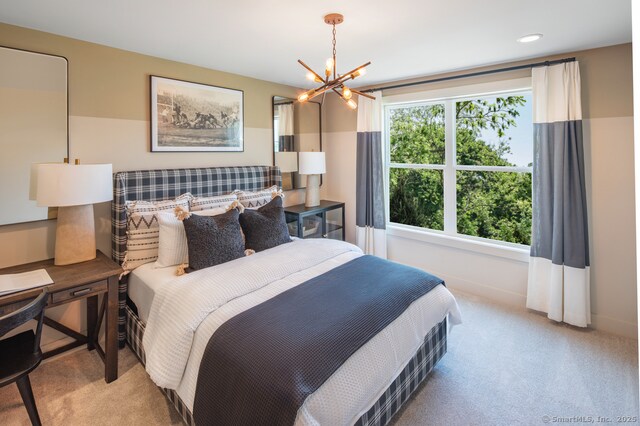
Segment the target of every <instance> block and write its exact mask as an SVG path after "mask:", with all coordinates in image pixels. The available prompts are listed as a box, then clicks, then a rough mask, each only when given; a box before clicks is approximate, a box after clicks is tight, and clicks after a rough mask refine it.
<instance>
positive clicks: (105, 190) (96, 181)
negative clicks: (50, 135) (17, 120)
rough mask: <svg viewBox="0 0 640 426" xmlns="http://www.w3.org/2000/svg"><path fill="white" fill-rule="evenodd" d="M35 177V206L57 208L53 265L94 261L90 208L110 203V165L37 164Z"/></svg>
mask: <svg viewBox="0 0 640 426" xmlns="http://www.w3.org/2000/svg"><path fill="white" fill-rule="evenodd" d="M36 174H37V185H36V194H35V195H36V202H37V204H38V206H41V207H58V225H57V228H56V248H55V261H54V263H55V264H56V265H70V264H72V263H79V262H84V261H87V260H91V259H95V257H96V229H95V223H94V220H93V204H94V203H100V202H104V201H111V200H113V181H112V179H113V178H112V166H111V164H83V165H70V164H61V163H49V164H38V165H37V171H36Z"/></svg>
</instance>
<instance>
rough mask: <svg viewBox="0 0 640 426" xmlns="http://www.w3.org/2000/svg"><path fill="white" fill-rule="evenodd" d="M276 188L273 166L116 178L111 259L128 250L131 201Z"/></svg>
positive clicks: (122, 291) (278, 180)
mask: <svg viewBox="0 0 640 426" xmlns="http://www.w3.org/2000/svg"><path fill="white" fill-rule="evenodd" d="M272 185H277V186H278V187H280V186H282V177H281V174H280V169H279V168H278V167H273V166H238V167H209V168H201V169H165V170H137V171H128V172H118V173H115V174H114V175H113V202H112V204H111V257H112V258H113V260H115V261H116V262H118V264H122V261H123V260H124V256H125V254H126V251H127V213H126V210H125V205H126V202H127V201H134V200H145V201H160V200H167V199H173V198H175V197H177V196H178V195H181V194H184V193H185V192H190V193H191V194H193V195H194V196H198V197H209V196H213V195H221V194H227V193H229V192H231V191H233V190H235V189H242V190H246V191H256V190H259V189H263V188H266V187H269V186H272ZM126 302H127V277H126V276H124V277H122V279H121V280H120V286H119V305H120V314H119V317H118V333H119V341H120V347H121V348H122V347H124V343H125V321H126V314H125V310H124V308H125V305H126Z"/></svg>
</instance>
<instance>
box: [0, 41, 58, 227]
mask: <svg viewBox="0 0 640 426" xmlns="http://www.w3.org/2000/svg"><path fill="white" fill-rule="evenodd" d="M0 99H2V102H0V148H1V149H2V155H0V199H2V200H5V201H7V202H8V204H7V206H10V207H7V208H3V209H0V225H8V224H12V223H21V222H31V221H36V220H43V219H48V218H52V217H55V210H54V211H52V212H51V213H49V211H48V209H47V207H38V206H37V205H36V202H35V201H33V200H30V199H29V198H30V189H31V188H30V184H31V179H30V176H31V165H32V164H33V163H48V162H57V163H60V162H62V160H63V159H64V158H65V157H68V156H69V143H68V122H69V120H68V117H69V110H68V88H67V60H66V58H63V57H60V56H52V55H46V54H42V53H35V52H29V51H25V50H18V49H11V48H7V47H0ZM31 196H33V193H32V194H31Z"/></svg>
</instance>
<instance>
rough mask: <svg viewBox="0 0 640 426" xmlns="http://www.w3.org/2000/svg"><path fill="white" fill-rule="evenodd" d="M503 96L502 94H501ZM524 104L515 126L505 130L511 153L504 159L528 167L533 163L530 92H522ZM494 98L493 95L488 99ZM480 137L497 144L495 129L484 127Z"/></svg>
mask: <svg viewBox="0 0 640 426" xmlns="http://www.w3.org/2000/svg"><path fill="white" fill-rule="evenodd" d="M502 96H503V97H504V95H502ZM522 96H524V99H525V101H526V104H525V105H524V106H522V107H519V108H518V110H519V112H520V116H518V117H516V118H515V121H516V126H515V127H511V128H509V129H508V130H507V131H506V137H510V138H511V140H510V141H509V146H510V147H511V153H510V154H506V155H505V157H506V159H507V160H508V161H509V162H510V163H512V164H514V165H515V166H518V167H528V166H531V163H533V115H532V109H533V108H532V107H531V102H532V100H531V93H524V94H523V95H522ZM491 99H493V100H495V97H493V98H488V100H491ZM480 137H481V139H483V140H484V141H486V142H488V143H490V144H492V145H497V144H498V140H499V139H498V135H497V133H496V131H495V130H492V129H484V130H482V132H481V135H480Z"/></svg>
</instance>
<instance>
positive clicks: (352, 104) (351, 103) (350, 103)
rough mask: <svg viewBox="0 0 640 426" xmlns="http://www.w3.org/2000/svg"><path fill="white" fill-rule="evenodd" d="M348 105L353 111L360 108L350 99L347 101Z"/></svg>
mask: <svg viewBox="0 0 640 426" xmlns="http://www.w3.org/2000/svg"><path fill="white" fill-rule="evenodd" d="M347 105H349V108H351V109H356V108H358V104H357V103H356V102H355V101H354V100H353V99H349V100H348V101H347Z"/></svg>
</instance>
